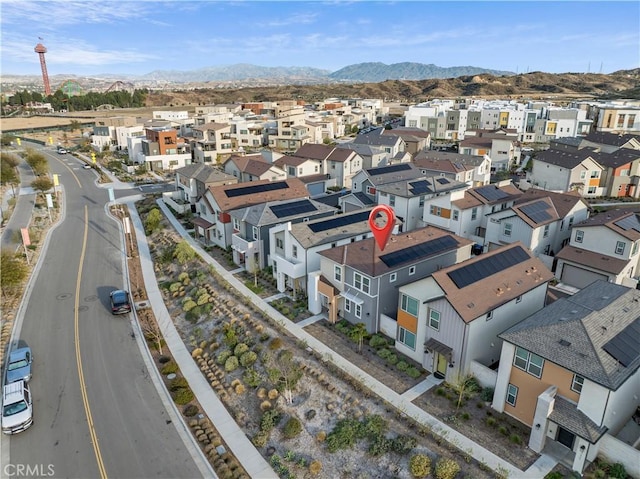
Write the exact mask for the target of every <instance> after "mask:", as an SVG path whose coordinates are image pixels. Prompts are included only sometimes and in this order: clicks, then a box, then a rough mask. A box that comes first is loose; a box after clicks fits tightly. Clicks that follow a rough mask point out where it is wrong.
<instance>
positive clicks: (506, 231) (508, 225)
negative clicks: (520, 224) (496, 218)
mask: <svg viewBox="0 0 640 479" xmlns="http://www.w3.org/2000/svg"><path fill="white" fill-rule="evenodd" d="M512 229H513V225H512V224H511V223H505V224H504V229H503V230H502V234H503V235H505V236H511V230H512Z"/></svg>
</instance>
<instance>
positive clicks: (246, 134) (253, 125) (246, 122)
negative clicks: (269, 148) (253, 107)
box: [229, 115, 267, 151]
mask: <svg viewBox="0 0 640 479" xmlns="http://www.w3.org/2000/svg"><path fill="white" fill-rule="evenodd" d="M229 123H230V124H231V136H232V137H233V138H235V143H236V145H237V146H238V151H242V150H252V149H254V150H255V149H257V148H261V147H263V146H266V145H267V130H266V128H265V125H264V120H263V119H261V118H257V117H249V116H248V115H247V116H246V117H234V118H233V119H232V120H231V121H230V122H229Z"/></svg>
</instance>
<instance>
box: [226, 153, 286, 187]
mask: <svg viewBox="0 0 640 479" xmlns="http://www.w3.org/2000/svg"><path fill="white" fill-rule="evenodd" d="M222 168H223V169H224V171H225V172H226V173H227V174H229V175H232V176H234V177H236V178H238V181H239V182H240V183H246V182H249V181H259V180H271V181H279V180H284V179H286V178H287V174H286V172H285V171H284V170H283V169H282V168H279V167H278V166H276V165H275V164H273V163H270V162H269V161H267V160H266V159H265V157H264V156H263V155H262V154H260V153H256V154H254V155H231V156H230V157H229V158H227V159H226V160H225V161H224V163H223V164H222Z"/></svg>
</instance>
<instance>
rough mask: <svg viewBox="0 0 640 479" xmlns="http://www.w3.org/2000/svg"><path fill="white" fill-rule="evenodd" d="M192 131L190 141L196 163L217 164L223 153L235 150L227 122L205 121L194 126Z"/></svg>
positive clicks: (227, 153) (235, 146) (226, 153)
mask: <svg viewBox="0 0 640 479" xmlns="http://www.w3.org/2000/svg"><path fill="white" fill-rule="evenodd" d="M192 132H193V137H192V138H191V139H190V143H191V150H192V151H193V160H194V162H196V163H205V164H218V163H219V160H220V159H221V158H222V156H223V155H230V154H231V153H232V152H234V151H236V150H237V145H236V142H235V138H233V137H232V135H231V125H229V124H228V123H205V124H204V125H202V126H196V127H194V128H193V129H192Z"/></svg>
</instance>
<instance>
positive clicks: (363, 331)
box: [349, 323, 367, 353]
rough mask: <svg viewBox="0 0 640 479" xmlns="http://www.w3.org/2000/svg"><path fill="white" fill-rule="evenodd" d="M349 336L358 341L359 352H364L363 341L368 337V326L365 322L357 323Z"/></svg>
mask: <svg viewBox="0 0 640 479" xmlns="http://www.w3.org/2000/svg"><path fill="white" fill-rule="evenodd" d="M349 337H350V338H351V339H353V340H354V341H355V342H356V343H358V352H359V353H361V352H362V343H364V338H366V337H367V326H366V325H365V324H364V323H357V324H355V325H354V326H353V328H351V330H350V331H349Z"/></svg>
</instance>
